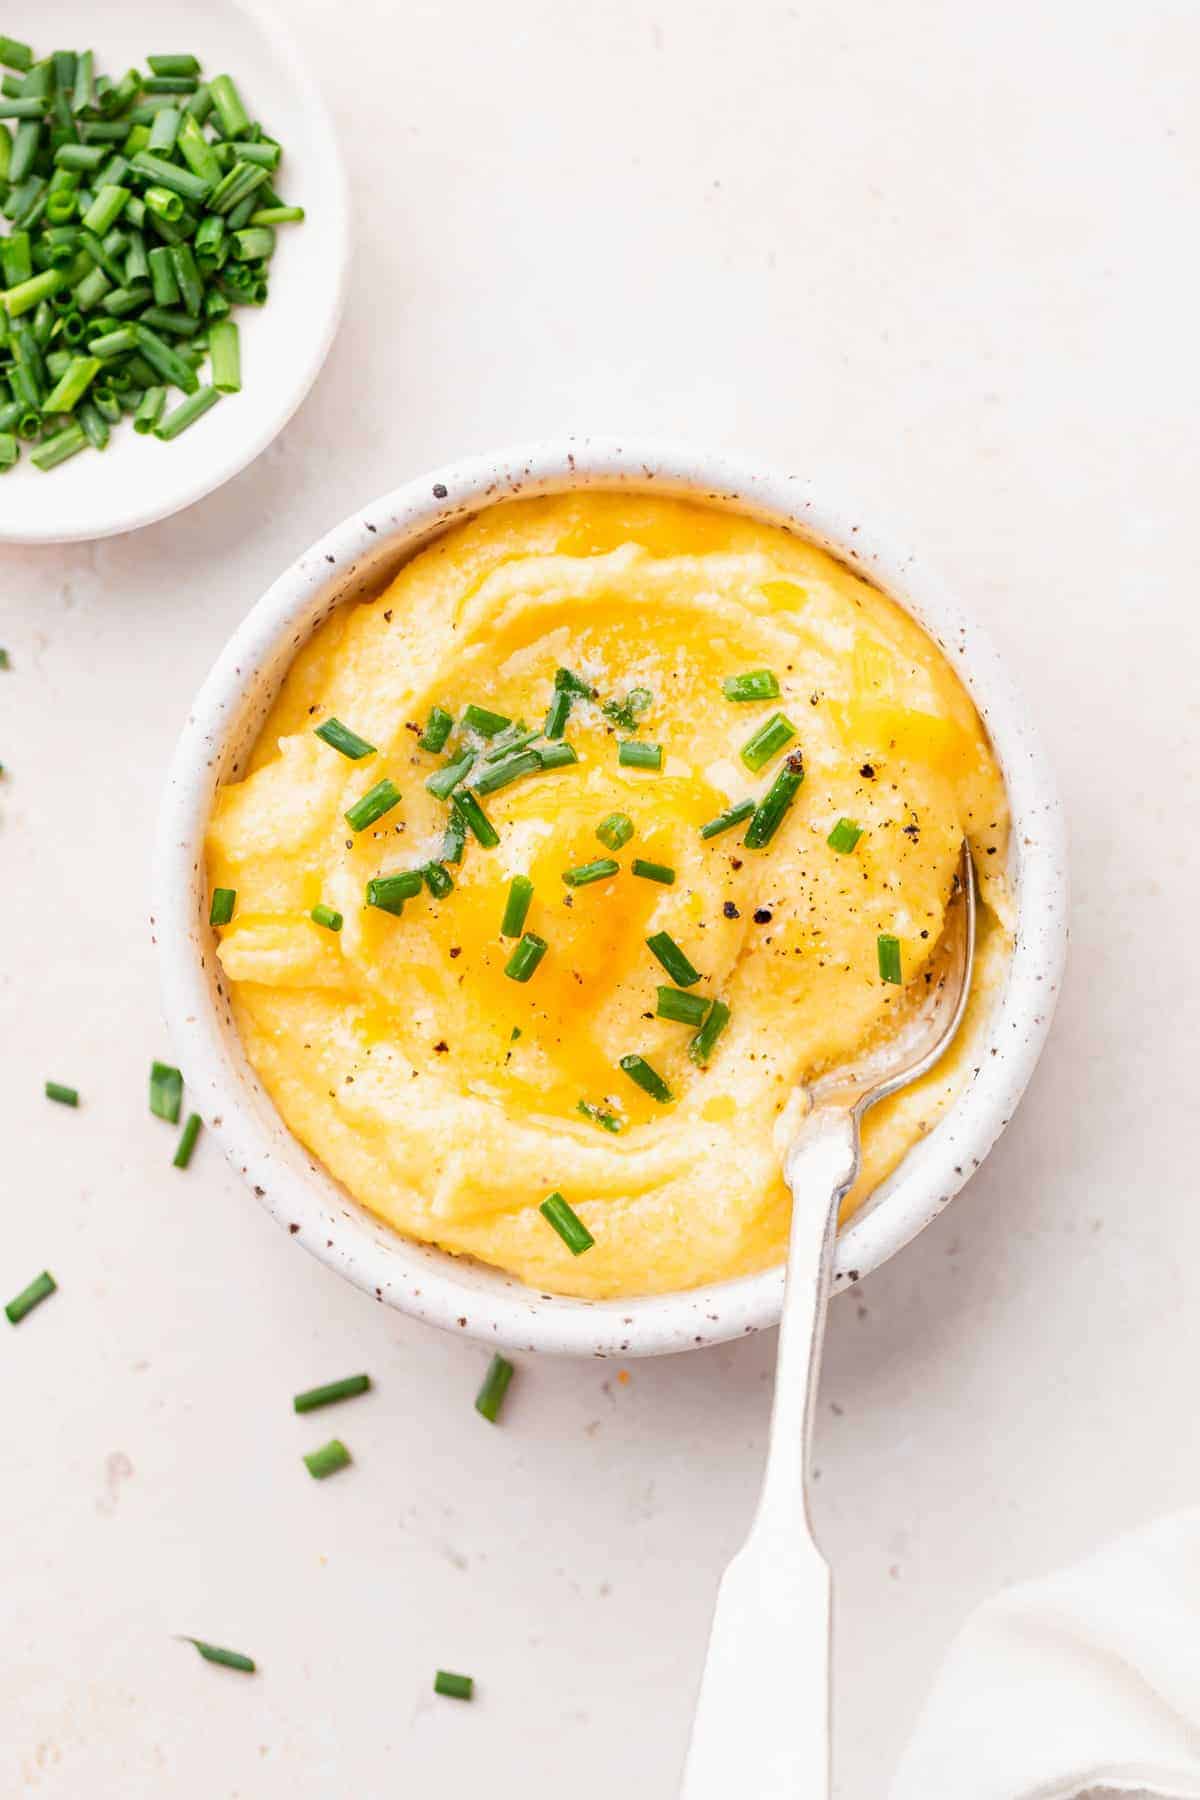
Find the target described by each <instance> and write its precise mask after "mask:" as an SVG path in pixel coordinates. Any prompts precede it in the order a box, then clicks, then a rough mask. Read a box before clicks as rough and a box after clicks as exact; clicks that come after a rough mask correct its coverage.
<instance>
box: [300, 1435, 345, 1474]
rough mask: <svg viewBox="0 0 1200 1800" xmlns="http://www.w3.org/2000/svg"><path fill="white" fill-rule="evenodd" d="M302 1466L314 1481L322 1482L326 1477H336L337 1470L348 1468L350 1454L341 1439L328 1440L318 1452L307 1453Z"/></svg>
mask: <svg viewBox="0 0 1200 1800" xmlns="http://www.w3.org/2000/svg"><path fill="white" fill-rule="evenodd" d="M304 1466H305V1468H306V1469H307V1470H308V1472H309V1474H310V1475H311V1476H312V1478H313V1480H314V1481H324V1480H325V1477H326V1476H327V1475H336V1474H337V1472H338V1470H339V1469H346V1468H349V1466H350V1452H349V1451H348V1450H347V1448H346V1446H345V1444H343V1442H342V1440H341V1438H330V1440H329V1442H328V1443H327V1444H322V1445H321V1448H320V1449H319V1450H310V1451H309V1452H308V1455H307V1456H306V1457H305V1458H304Z"/></svg>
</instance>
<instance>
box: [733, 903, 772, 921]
mask: <svg viewBox="0 0 1200 1800" xmlns="http://www.w3.org/2000/svg"><path fill="white" fill-rule="evenodd" d="M721 911H722V912H723V913H724V914H725V917H726V918H727V919H740V918H741V916H742V915H741V914H740V913H739V911H738V909H737V907H736V906H735V905H734V904H733V901H732V900H727V901H726V902H725V904H724V906H723V907H722V908H721ZM757 916H758V915H757V914H755V917H757ZM767 917H768V918H769V917H770V914H769V913H768V915H767Z"/></svg>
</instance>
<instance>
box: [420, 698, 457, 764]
mask: <svg viewBox="0 0 1200 1800" xmlns="http://www.w3.org/2000/svg"><path fill="white" fill-rule="evenodd" d="M453 730H454V715H453V713H448V712H447V711H446V709H445V707H444V706H434V707H431V708H430V712H429V717H428V718H427V719H426V721H425V729H424V731H423V732H422V733H421V735H420V737H419V738H418V739H417V743H418V744H419V745H420V747H421V749H422V750H432V751H433V752H434V754H435V755H437V754H439V753H440V752H441V751H442V750H444V749H445V748H446V739H447V738H448V737H449V736H450V733H451V732H452V731H453Z"/></svg>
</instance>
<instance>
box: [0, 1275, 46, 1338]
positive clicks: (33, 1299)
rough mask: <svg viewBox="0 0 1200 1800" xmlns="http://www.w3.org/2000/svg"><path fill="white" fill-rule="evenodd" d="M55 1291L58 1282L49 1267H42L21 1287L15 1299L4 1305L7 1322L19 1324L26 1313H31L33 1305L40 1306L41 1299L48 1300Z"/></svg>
mask: <svg viewBox="0 0 1200 1800" xmlns="http://www.w3.org/2000/svg"><path fill="white" fill-rule="evenodd" d="M57 1291H58V1284H57V1282H56V1281H55V1279H54V1277H53V1275H52V1274H51V1273H50V1271H49V1269H43V1270H42V1272H41V1274H40V1275H38V1276H37V1277H36V1278H35V1279H34V1280H33V1281H31V1282H30V1284H29V1286H28V1287H27V1288H22V1289H21V1292H20V1293H19V1294H18V1295H17V1297H16V1299H15V1300H10V1301H9V1303H8V1305H7V1306H6V1307H5V1309H4V1311H5V1314H6V1316H7V1318H8V1322H9V1324H10V1325H19V1324H20V1323H21V1320H22V1319H23V1318H24V1317H25V1316H26V1314H27V1313H31V1312H32V1311H33V1309H34V1307H35V1306H40V1305H41V1304H42V1301H43V1300H48V1299H49V1298H50V1296H51V1294H53V1293H56V1292H57Z"/></svg>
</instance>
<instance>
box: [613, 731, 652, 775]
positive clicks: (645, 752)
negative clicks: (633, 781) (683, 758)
mask: <svg viewBox="0 0 1200 1800" xmlns="http://www.w3.org/2000/svg"><path fill="white" fill-rule="evenodd" d="M662 760H663V753H662V745H661V744H642V743H639V742H638V740H637V739H636V738H622V740H621V743H620V746H619V748H618V750H617V761H618V762H619V763H620V764H621V766H622V768H625V769H661V768H662Z"/></svg>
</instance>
